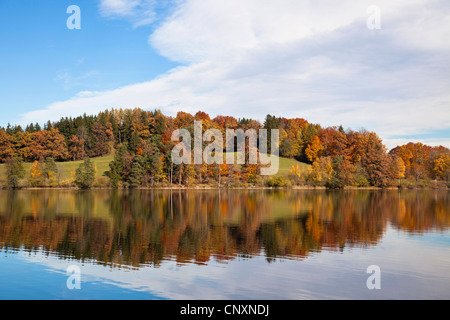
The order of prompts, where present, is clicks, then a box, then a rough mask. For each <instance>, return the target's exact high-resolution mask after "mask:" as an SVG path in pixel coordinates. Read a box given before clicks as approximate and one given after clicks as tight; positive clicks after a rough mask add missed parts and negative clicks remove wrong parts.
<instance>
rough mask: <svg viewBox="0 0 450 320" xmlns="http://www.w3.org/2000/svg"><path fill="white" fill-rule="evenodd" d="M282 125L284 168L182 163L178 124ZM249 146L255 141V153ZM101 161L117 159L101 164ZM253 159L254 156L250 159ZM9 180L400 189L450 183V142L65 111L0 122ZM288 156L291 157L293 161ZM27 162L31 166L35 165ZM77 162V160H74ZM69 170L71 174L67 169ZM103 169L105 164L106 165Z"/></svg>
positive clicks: (294, 125)
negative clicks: (392, 141) (44, 118)
mask: <svg viewBox="0 0 450 320" xmlns="http://www.w3.org/2000/svg"><path fill="white" fill-rule="evenodd" d="M194 120H197V121H202V127H203V128H202V129H203V130H204V131H205V130H207V129H218V130H220V131H221V132H222V133H223V135H224V137H225V130H226V129H235V130H236V129H243V130H244V131H245V130H247V129H255V130H256V132H258V130H259V129H263V128H264V129H268V130H269V132H270V130H271V129H279V135H280V139H279V145H278V146H277V147H278V149H279V155H280V157H281V159H291V160H292V161H290V162H282V163H281V162H280V163H281V166H287V167H286V168H283V167H282V169H285V171H283V172H282V173H279V174H277V175H274V176H267V177H265V176H261V175H260V174H259V173H260V169H261V165H260V164H249V163H248V161H247V162H246V163H244V164H241V165H238V164H233V165H230V164H225V163H224V164H220V165H218V164H217V165H216V164H212V165H207V164H206V163H204V164H201V165H200V164H189V165H187V164H180V165H176V164H173V162H172V161H171V150H172V149H173V147H174V144H175V143H176V142H174V141H172V140H171V137H172V132H173V131H174V130H175V129H181V128H185V129H187V130H189V131H193V125H194ZM247 153H248V148H247V149H246V155H247ZM99 159H103V160H105V159H108V162H107V166H106V167H105V168H100V166H99V165H98V163H99V162H98V161H99ZM247 159H248V157H247ZM0 163H2V164H0V169H1V170H0V184H1V186H2V187H3V188H24V187H25V188H26V187H77V188H83V189H88V188H92V187H112V188H139V187H167V186H180V187H181V186H183V187H185V186H200V185H202V186H214V187H255V186H264V187H267V186H268V187H297V186H305V187H325V188H332V189H341V188H344V187H381V188H386V187H400V188H420V187H431V188H448V186H449V184H450V183H449V180H450V179H449V178H450V150H449V149H448V148H445V147H442V146H439V147H432V146H428V145H424V144H422V143H420V142H417V143H414V142H411V143H408V144H406V145H402V146H397V147H396V148H394V149H392V150H387V148H386V147H385V146H384V144H383V141H382V139H381V138H380V137H379V136H378V135H377V134H376V133H375V132H370V131H366V130H359V131H354V130H351V129H344V128H343V127H342V126H335V127H322V126H321V125H320V124H314V123H310V122H308V121H307V120H305V119H302V118H294V119H286V118H283V117H277V116H273V115H267V116H266V118H265V120H264V122H263V123H260V122H259V121H256V120H253V119H246V118H242V119H236V118H234V117H232V116H216V117H215V118H212V119H211V118H210V116H209V115H208V114H206V113H204V112H201V111H199V112H197V113H196V114H195V115H192V114H190V113H186V112H178V114H177V116H176V117H170V116H166V115H164V114H163V113H162V112H161V111H159V110H155V111H144V110H142V109H139V108H136V109H125V110H123V109H111V110H106V111H103V112H100V113H99V114H98V115H95V116H91V115H86V114H85V115H83V116H79V117H76V118H62V119H60V120H59V121H57V122H53V123H52V122H50V121H49V122H47V123H46V124H45V125H43V126H42V127H41V125H40V124H38V123H35V124H29V125H28V126H26V128H23V127H21V126H19V125H15V126H11V125H8V126H7V127H6V128H0ZM286 163H287V164H286ZM25 164H29V165H28V166H26V165H25ZM75 164H76V166H75ZM67 168H70V169H69V173H68V174H65V175H64V174H62V172H61V171H62V170H65V169H67ZM103 169H104V170H103Z"/></svg>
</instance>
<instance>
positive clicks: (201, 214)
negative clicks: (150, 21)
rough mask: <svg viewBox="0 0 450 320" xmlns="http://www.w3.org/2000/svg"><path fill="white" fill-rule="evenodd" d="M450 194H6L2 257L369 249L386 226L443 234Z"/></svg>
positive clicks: (129, 259) (139, 261) (113, 258)
mask: <svg viewBox="0 0 450 320" xmlns="http://www.w3.org/2000/svg"><path fill="white" fill-rule="evenodd" d="M449 201H450V200H449V197H448V192H447V191H402V192H398V191H389V190H386V191H376V190H351V191H340V192H338V191H312V190H311V191H305V190H275V191H274V190H223V191H220V192H219V191H217V190H204V191H193V190H191V191H181V190H172V191H171V190H133V191H117V190H111V191H105V190H99V191H61V190H59V191H58V190H40V191H32V190H29V191H2V192H0V249H3V250H5V251H9V250H19V249H20V250H26V251H31V252H32V251H40V250H44V252H46V253H48V254H52V255H56V256H57V257H59V258H61V259H77V260H79V261H86V260H92V261H95V262H97V263H99V264H103V265H108V266H124V265H126V266H131V267H140V266H143V265H153V266H159V265H160V264H161V263H162V261H164V260H175V261H177V262H178V263H179V264H180V265H182V264H186V263H196V264H205V263H207V262H208V261H211V260H212V259H214V260H215V261H219V262H227V261H228V260H230V259H235V258H236V257H248V258H252V257H253V256H256V255H261V254H263V255H264V256H265V257H266V260H267V261H268V262H271V261H273V260H274V259H276V258H285V259H299V260H302V259H305V258H307V257H308V255H310V254H311V253H312V252H320V251H322V250H327V251H328V250H341V251H342V250H343V249H344V248H346V247H372V246H376V245H377V243H378V242H379V241H380V240H381V239H382V238H383V234H384V232H385V231H386V228H387V227H388V226H391V227H394V228H397V229H400V230H404V231H406V232H408V233H418V234H420V233H424V232H429V231H433V232H435V231H443V230H446V229H447V228H448V226H449V222H450V209H449V208H450V203H449Z"/></svg>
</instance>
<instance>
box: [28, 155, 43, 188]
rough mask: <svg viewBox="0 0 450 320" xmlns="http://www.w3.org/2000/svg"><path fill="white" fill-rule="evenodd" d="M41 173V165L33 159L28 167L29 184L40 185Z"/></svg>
mask: <svg viewBox="0 0 450 320" xmlns="http://www.w3.org/2000/svg"><path fill="white" fill-rule="evenodd" d="M42 182H43V175H42V165H41V163H39V161H37V160H36V161H34V163H33V165H32V166H31V169H30V184H31V186H33V187H37V186H40V185H42Z"/></svg>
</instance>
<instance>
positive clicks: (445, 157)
mask: <svg viewBox="0 0 450 320" xmlns="http://www.w3.org/2000/svg"><path fill="white" fill-rule="evenodd" d="M449 169H450V155H449V154H448V153H444V154H441V155H440V156H439V158H437V159H436V160H434V167H433V172H434V174H435V176H436V178H440V179H443V180H444V179H445V178H446V177H447V176H448V174H449Z"/></svg>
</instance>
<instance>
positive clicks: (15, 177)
mask: <svg viewBox="0 0 450 320" xmlns="http://www.w3.org/2000/svg"><path fill="white" fill-rule="evenodd" d="M24 177H25V169H24V167H23V160H22V158H19V157H14V158H12V159H10V160H9V161H8V162H7V186H8V187H9V188H13V189H15V188H18V187H19V184H20V179H23V178H24Z"/></svg>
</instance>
